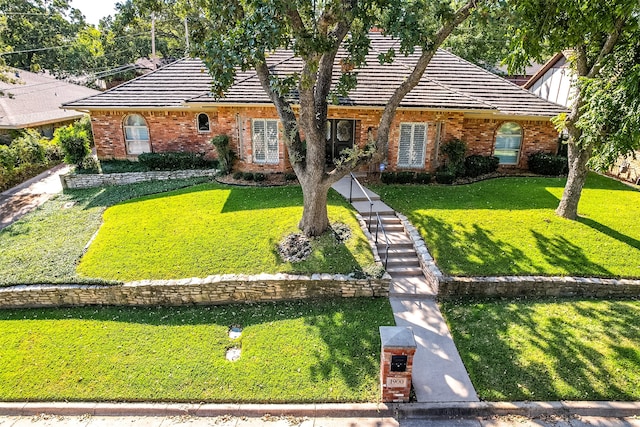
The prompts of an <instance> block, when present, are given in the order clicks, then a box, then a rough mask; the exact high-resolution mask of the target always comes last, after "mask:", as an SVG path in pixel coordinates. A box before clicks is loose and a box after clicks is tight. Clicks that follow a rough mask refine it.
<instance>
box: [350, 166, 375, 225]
mask: <svg viewBox="0 0 640 427" xmlns="http://www.w3.org/2000/svg"><path fill="white" fill-rule="evenodd" d="M349 175H351V181H350V183H349V203H353V181H355V182H356V184H357V185H358V187H360V191H362V194H364V197H366V198H367V200H368V201H369V222H368V224H367V228H368V229H369V233H371V217H373V201H372V200H371V197H369V195H368V194H367V192H366V191H365V190H364V187H363V186H362V184H360V181H358V178H356V176H355V175H354V174H353V172H350V173H349Z"/></svg>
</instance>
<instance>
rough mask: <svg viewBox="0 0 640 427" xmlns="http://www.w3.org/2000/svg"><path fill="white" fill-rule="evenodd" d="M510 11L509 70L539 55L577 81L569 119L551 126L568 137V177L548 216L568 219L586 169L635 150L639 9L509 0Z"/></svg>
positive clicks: (563, 0) (632, 3) (582, 0)
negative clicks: (563, 63)
mask: <svg viewBox="0 0 640 427" xmlns="http://www.w3.org/2000/svg"><path fill="white" fill-rule="evenodd" d="M511 6H512V7H513V9H512V10H513V12H514V14H516V15H517V17H518V27H517V28H513V38H512V44H511V47H512V55H511V56H510V58H509V59H510V65H511V66H512V67H513V68H518V67H522V66H523V65H524V64H525V62H527V61H528V60H530V59H531V58H534V59H540V58H541V55H542V53H543V52H548V51H549V50H552V51H556V52H561V51H562V52H567V54H568V56H569V60H570V64H571V69H572V70H573V72H574V74H575V75H576V77H577V85H576V87H577V90H576V94H575V96H574V99H573V101H572V102H573V104H572V107H571V111H570V112H569V113H568V114H566V115H563V116H561V117H559V118H558V119H557V124H558V127H559V129H561V130H566V131H567V132H568V134H569V139H568V142H567V144H568V154H569V177H568V180H567V185H566V187H565V190H564V193H563V196H562V199H561V200H560V204H559V206H558V209H557V210H556V212H557V213H558V214H559V215H560V216H563V217H565V218H569V219H575V218H576V217H577V215H578V202H579V200H580V196H581V193H582V187H583V186H584V182H585V179H586V175H587V171H588V165H589V164H590V163H591V164H592V165H596V166H598V167H600V168H605V167H607V166H608V165H610V164H611V162H612V161H613V160H614V159H615V158H617V157H618V156H619V155H621V154H625V153H627V152H628V151H629V150H632V149H638V148H639V146H640V141H639V136H640V130H639V127H638V124H639V123H638V115H637V106H638V100H639V99H640V86H639V85H638V82H640V77H639V74H638V73H639V71H640V69H639V68H638V65H637V64H638V63H637V52H638V40H640V37H639V36H640V33H639V23H640V22H639V19H640V3H639V2H638V1H637V0H611V1H608V2H602V1H599V0H579V1H577V0H553V1H545V2H531V1H528V0H512V1H511ZM634 61H636V62H634ZM634 108H636V110H635V113H633V111H634V110H633V109H634ZM624 113H626V114H624ZM590 160H591V162H590Z"/></svg>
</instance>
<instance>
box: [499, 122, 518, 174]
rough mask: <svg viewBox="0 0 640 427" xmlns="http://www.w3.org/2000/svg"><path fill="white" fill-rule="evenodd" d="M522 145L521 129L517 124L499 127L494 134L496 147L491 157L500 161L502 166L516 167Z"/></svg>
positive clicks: (506, 124) (511, 123)
mask: <svg viewBox="0 0 640 427" xmlns="http://www.w3.org/2000/svg"><path fill="white" fill-rule="evenodd" d="M521 144H522V128H521V127H520V125H519V124H517V123H513V122H509V123H505V124H503V125H502V126H500V129H498V133H497V134H496V146H495V149H494V151H493V155H494V156H496V157H497V158H499V159H500V164H502V165H516V164H518V158H519V157H520V145H521Z"/></svg>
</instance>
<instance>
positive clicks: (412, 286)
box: [333, 177, 478, 402]
mask: <svg viewBox="0 0 640 427" xmlns="http://www.w3.org/2000/svg"><path fill="white" fill-rule="evenodd" d="M333 188H334V190H336V191H337V192H338V193H340V194H341V195H342V196H344V197H345V198H346V199H347V200H349V198H350V197H351V201H352V204H353V206H354V207H355V209H356V210H357V211H358V212H359V213H360V215H362V216H363V217H364V218H365V221H367V220H368V217H369V210H370V207H371V203H370V202H369V199H370V200H371V202H372V203H373V209H372V210H373V215H375V214H376V213H379V214H380V215H381V217H382V216H384V217H385V218H388V217H389V215H394V216H395V212H394V211H393V209H392V208H391V207H389V206H387V205H386V204H385V203H383V202H382V201H381V200H380V196H378V195H377V194H375V193H374V192H372V191H371V190H369V189H364V191H363V190H362V189H361V188H360V187H359V186H358V185H357V184H356V183H355V182H353V183H352V182H351V178H350V177H345V178H343V179H341V180H340V181H338V182H337V183H336V184H334V186H333ZM365 193H366V195H365ZM367 196H368V198H367ZM376 222H377V221H376ZM399 222H400V221H399V220H398V223H399ZM383 223H384V224H385V229H386V227H387V224H395V223H393V222H391V219H387V220H385V221H383ZM387 236H388V237H389V239H390V241H391V242H392V245H391V249H390V253H389V265H388V267H387V272H388V273H389V274H390V275H391V277H392V279H393V282H392V284H391V289H390V302H391V308H392V309H393V315H394V317H395V320H396V325H397V326H410V327H411V328H412V329H413V333H414V336H415V339H416V344H417V345H418V348H417V349H416V354H415V356H414V366H413V377H412V382H413V388H414V391H415V393H416V399H417V401H418V402H477V401H478V396H477V395H476V392H475V389H474V388H473V385H472V384H471V380H470V379H469V375H468V374H467V371H466V369H465V367H464V364H463V363H462V359H460V355H459V354H458V350H457V349H456V346H455V344H454V342H453V338H452V337H451V333H450V332H449V328H448V327H447V324H446V322H445V321H444V318H443V317H442V313H440V308H439V307H438V304H437V303H436V301H435V296H436V295H435V292H434V291H433V290H432V289H431V287H430V286H429V285H428V283H427V281H426V280H425V278H424V276H423V275H422V270H421V269H420V267H419V263H418V261H417V259H418V258H417V255H416V253H415V250H414V249H413V243H412V241H411V239H410V238H409V237H408V236H407V234H406V233H405V231H404V228H403V227H400V228H399V229H398V228H396V226H395V225H391V230H390V231H389V232H387ZM378 242H379V243H378V252H379V253H380V256H381V258H383V259H384V255H383V253H382V250H383V245H381V244H380V237H379V238H378ZM385 246H386V245H385ZM394 252H395V253H394ZM392 262H393V264H392ZM416 265H418V267H416ZM416 271H417V274H416Z"/></svg>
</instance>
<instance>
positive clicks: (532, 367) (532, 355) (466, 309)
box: [442, 300, 640, 401]
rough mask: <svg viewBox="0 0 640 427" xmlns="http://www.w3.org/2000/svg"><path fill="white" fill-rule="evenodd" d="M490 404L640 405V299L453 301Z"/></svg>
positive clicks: (448, 310)
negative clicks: (607, 402) (586, 402)
mask: <svg viewBox="0 0 640 427" xmlns="http://www.w3.org/2000/svg"><path fill="white" fill-rule="evenodd" d="M442 309H443V313H444V314H445V317H446V318H447V321H448V323H449V325H450V327H451V331H452V334H453V337H454V340H455V343H456V346H457V348H458V351H459V352H460V355H461V356H462V359H463V361H464V364H465V366H466V368H467V371H468V372H469V375H470V376H471V380H472V382H473V385H474V386H475V389H476V391H477V392H478V395H479V396H480V398H481V399H484V400H499V401H503V400H506V401H509V400H631V401H637V400H640V301H637V300H636V301H633V300H629V301H587V300H565V301H554V300H547V301H526V300H525V301H484V302H483V301H475V302H474V301H457V302H455V301H452V302H445V303H443V304H442Z"/></svg>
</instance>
